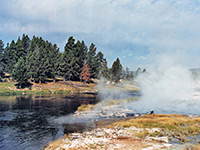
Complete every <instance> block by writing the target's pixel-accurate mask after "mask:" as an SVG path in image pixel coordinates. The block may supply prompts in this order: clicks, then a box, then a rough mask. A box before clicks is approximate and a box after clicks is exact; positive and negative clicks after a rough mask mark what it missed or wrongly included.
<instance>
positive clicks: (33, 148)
mask: <svg viewBox="0 0 200 150" xmlns="http://www.w3.org/2000/svg"><path fill="white" fill-rule="evenodd" d="M97 102H98V98H97V96H95V95H86V94H80V95H48V96H36V95H29V96H1V97H0V133H1V134H0V149H1V150H39V149H43V148H44V145H47V144H48V143H49V142H50V141H55V140H56V139H58V138H60V137H62V136H63V135H64V133H68V132H73V131H71V130H72V129H73V128H70V126H72V127H73V124H71V125H67V126H66V125H63V124H58V123H56V122H55V121H54V120H55V118H59V117H61V116H66V115H68V114H71V113H74V112H75V111H76V110H77V108H78V107H79V106H80V105H81V104H94V103H97ZM68 129H69V130H68Z"/></svg>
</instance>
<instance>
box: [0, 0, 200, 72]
mask: <svg viewBox="0 0 200 150" xmlns="http://www.w3.org/2000/svg"><path fill="white" fill-rule="evenodd" d="M0 2H1V5H0V39H2V40H3V41H4V43H7V42H10V41H11V40H12V39H14V40H17V37H18V36H21V35H22V34H23V33H26V34H28V35H29V36H30V37H32V36H33V35H36V36H42V37H43V38H44V39H45V40H49V41H51V42H52V43H56V44H58V46H59V47H60V49H61V50H63V46H64V44H65V43H66V40H67V38H68V37H69V36H74V38H75V39H76V40H84V41H85V43H86V44H87V45H88V46H89V45H90V43H92V42H93V43H94V44H95V45H96V46H97V48H98V50H99V51H102V52H103V53H104V55H105V57H106V58H107V60H108V64H109V67H110V66H111V64H112V62H113V61H114V60H115V59H116V58H117V57H119V58H120V60H121V62H122V64H123V66H124V67H126V66H128V67H129V68H131V69H133V70H136V69H137V68H138V67H142V68H148V67H149V66H150V65H151V64H154V63H156V62H157V60H156V59H157V58H159V56H163V55H165V56H167V57H174V58H175V59H176V63H178V64H181V65H184V66H186V67H188V68H196V67H199V66H200V59H199V58H200V1H199V0H34V1H33V0H1V1H0Z"/></svg>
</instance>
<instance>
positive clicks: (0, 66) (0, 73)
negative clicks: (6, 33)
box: [0, 40, 4, 76]
mask: <svg viewBox="0 0 200 150" xmlns="http://www.w3.org/2000/svg"><path fill="white" fill-rule="evenodd" d="M3 53H4V44H3V41H2V40H0V76H3Z"/></svg>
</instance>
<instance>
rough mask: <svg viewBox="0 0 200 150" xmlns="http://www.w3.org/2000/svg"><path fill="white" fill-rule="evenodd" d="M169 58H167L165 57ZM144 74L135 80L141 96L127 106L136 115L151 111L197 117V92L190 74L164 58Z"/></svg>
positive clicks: (196, 83) (199, 102)
mask: <svg viewBox="0 0 200 150" xmlns="http://www.w3.org/2000/svg"><path fill="white" fill-rule="evenodd" d="M168 59H169V57H168ZM158 64H159V65H156V67H155V68H156V69H150V70H148V72H147V73H145V74H141V75H140V76H139V77H138V78H137V84H138V85H139V86H140V88H141V92H142V96H141V97H140V99H139V100H138V101H136V102H132V103H130V104H128V105H126V107H128V108H129V109H133V110H134V111H136V112H139V113H146V112H149V111H151V110H154V111H155V112H156V113H178V114H197V115H200V109H199V106H200V93H199V91H198V89H197V88H195V86H196V87H198V82H197V81H195V80H193V78H192V72H191V71H190V70H189V69H188V68H185V67H183V66H181V65H177V64H176V63H175V62H173V60H171V59H169V60H167V59H163V60H162V61H160V62H159V63H158Z"/></svg>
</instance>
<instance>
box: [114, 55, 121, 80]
mask: <svg viewBox="0 0 200 150" xmlns="http://www.w3.org/2000/svg"><path fill="white" fill-rule="evenodd" d="M121 76H122V65H121V64H120V60H119V58H117V59H116V61H114V63H113V65H112V80H113V81H114V82H116V83H118V82H119V80H120V79H121Z"/></svg>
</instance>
